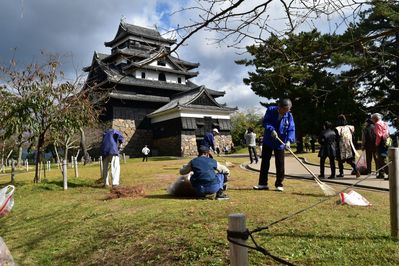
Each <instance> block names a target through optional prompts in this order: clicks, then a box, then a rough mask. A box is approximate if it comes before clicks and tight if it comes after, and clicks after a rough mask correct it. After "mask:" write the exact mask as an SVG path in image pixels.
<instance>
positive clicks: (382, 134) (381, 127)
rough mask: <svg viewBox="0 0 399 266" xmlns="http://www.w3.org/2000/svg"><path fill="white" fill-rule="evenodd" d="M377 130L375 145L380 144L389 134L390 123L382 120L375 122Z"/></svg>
mask: <svg viewBox="0 0 399 266" xmlns="http://www.w3.org/2000/svg"><path fill="white" fill-rule="evenodd" d="M374 126H375V127H374V130H375V145H376V146H378V145H380V143H381V140H383V139H386V138H387V137H388V136H389V130H388V125H387V123H385V122H384V121H382V120H379V121H378V122H376V123H374Z"/></svg>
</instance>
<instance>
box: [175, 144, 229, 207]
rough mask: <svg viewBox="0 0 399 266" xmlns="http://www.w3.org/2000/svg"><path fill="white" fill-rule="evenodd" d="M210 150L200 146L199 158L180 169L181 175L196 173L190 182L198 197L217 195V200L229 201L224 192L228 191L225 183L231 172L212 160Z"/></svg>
mask: <svg viewBox="0 0 399 266" xmlns="http://www.w3.org/2000/svg"><path fill="white" fill-rule="evenodd" d="M209 150H210V149H209V147H207V146H200V148H199V156H198V157H197V158H194V159H192V160H191V161H190V162H189V163H188V164H187V165H185V166H183V167H182V168H181V169H180V174H181V175H186V174H188V173H190V172H191V171H192V172H194V174H193V175H192V176H191V178H190V182H191V185H192V186H193V188H194V189H195V191H196V192H197V196H198V197H201V198H203V197H205V196H206V195H209V194H214V193H216V197H215V199H217V200H225V199H229V197H228V196H227V195H226V194H224V192H223V190H225V189H226V186H225V183H226V182H227V176H228V175H229V174H230V171H229V169H228V168H227V167H226V166H224V165H221V164H219V163H218V162H217V161H216V160H214V159H212V158H210V157H209Z"/></svg>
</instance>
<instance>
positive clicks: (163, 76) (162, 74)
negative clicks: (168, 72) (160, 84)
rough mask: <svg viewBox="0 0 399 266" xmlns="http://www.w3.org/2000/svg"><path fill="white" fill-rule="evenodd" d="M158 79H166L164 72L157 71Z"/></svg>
mask: <svg viewBox="0 0 399 266" xmlns="http://www.w3.org/2000/svg"><path fill="white" fill-rule="evenodd" d="M158 80H159V81H166V76H165V73H159V75H158Z"/></svg>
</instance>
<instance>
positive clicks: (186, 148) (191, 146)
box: [181, 135, 198, 156]
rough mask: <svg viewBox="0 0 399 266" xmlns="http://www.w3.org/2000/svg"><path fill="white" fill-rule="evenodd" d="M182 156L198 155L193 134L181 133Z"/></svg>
mask: <svg viewBox="0 0 399 266" xmlns="http://www.w3.org/2000/svg"><path fill="white" fill-rule="evenodd" d="M181 149H182V156H195V155H198V148H197V138H196V136H195V135H181Z"/></svg>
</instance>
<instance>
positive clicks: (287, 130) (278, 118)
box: [253, 99, 295, 192]
mask: <svg viewBox="0 0 399 266" xmlns="http://www.w3.org/2000/svg"><path fill="white" fill-rule="evenodd" d="M291 107H292V102H291V100H290V99H282V100H280V101H279V103H278V106H270V107H268V108H267V110H266V114H265V116H264V118H263V127H264V128H265V133H264V137H263V146H262V163H261V166H260V174H259V182H258V185H257V186H254V187H253V188H254V189H255V190H268V189H269V187H268V184H267V182H268V173H269V168H270V159H271V157H272V153H273V152H274V157H275V162H276V172H277V175H276V182H275V186H276V190H277V191H281V192H282V191H284V187H283V180H284V175H285V170H284V148H288V149H289V148H290V144H291V143H294V142H295V123H294V118H293V117H292V114H291V112H290V110H291ZM279 139H280V140H282V141H283V143H280V141H279Z"/></svg>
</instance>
